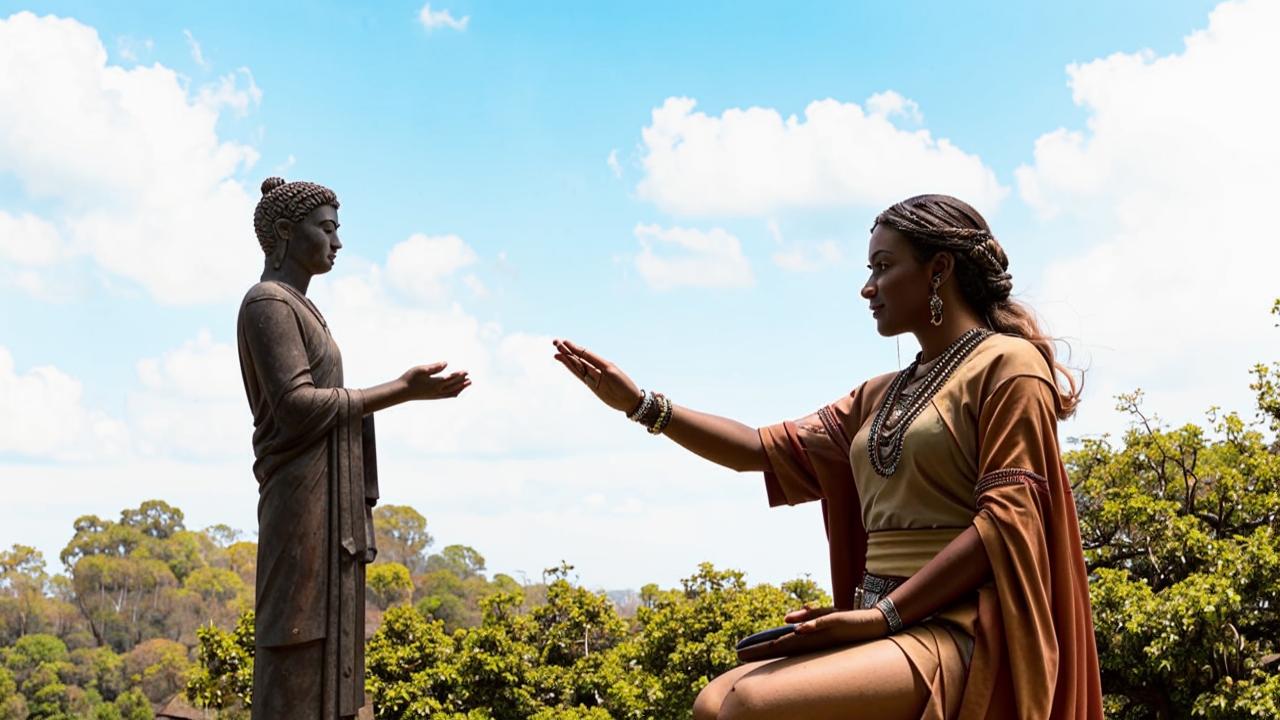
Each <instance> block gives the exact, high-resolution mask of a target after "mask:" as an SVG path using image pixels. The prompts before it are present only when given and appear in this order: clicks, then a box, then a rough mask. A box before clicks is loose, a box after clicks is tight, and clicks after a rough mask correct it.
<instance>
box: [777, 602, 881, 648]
mask: <svg viewBox="0 0 1280 720" xmlns="http://www.w3.org/2000/svg"><path fill="white" fill-rule="evenodd" d="M795 634H796V635H797V636H799V637H810V638H814V639H815V640H820V639H825V640H830V641H831V644H832V645H841V644H845V643H855V642H863V641H866V640H875V639H877V638H882V637H885V636H886V635H888V634H889V623H888V621H887V620H885V618H884V613H882V612H880V611H879V610H876V609H874V608H871V609H867V610H841V611H839V612H828V613H824V614H823V615H822V616H821V617H816V618H814V619H812V620H806V621H804V622H802V623H800V624H799V625H797V626H796V632H795Z"/></svg>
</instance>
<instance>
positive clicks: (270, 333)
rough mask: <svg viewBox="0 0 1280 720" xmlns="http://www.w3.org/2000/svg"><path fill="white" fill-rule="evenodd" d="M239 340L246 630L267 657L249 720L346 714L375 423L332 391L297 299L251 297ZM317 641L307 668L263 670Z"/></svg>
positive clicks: (368, 533) (330, 343)
mask: <svg viewBox="0 0 1280 720" xmlns="http://www.w3.org/2000/svg"><path fill="white" fill-rule="evenodd" d="M237 341H238V346H239V353H240V369H241V375H242V377H243V380H244V386H245V392H246V394H247V395H248V399H249V405H250V408H251V409H252V411H253V424H254V432H253V450H254V456H255V458H256V459H255V462H254V465H253V472H254V475H255V476H256V477H257V479H258V491H259V499H258V570H257V587H256V591H257V599H256V623H255V626H254V630H255V635H256V645H257V646H258V647H259V648H260V649H267V650H269V651H268V652H265V653H264V652H261V651H260V652H259V653H258V655H257V662H258V663H259V664H261V665H262V666H261V667H258V666H255V676H256V677H255V698H254V704H253V710H254V717H255V718H258V717H267V716H271V717H273V718H275V717H280V715H279V713H280V712H281V710H280V708H288V709H289V710H288V712H289V714H288V717H299V718H301V717H310V718H314V717H316V715H317V714H318V715H319V717H321V718H324V720H329V719H330V718H338V717H347V716H352V715H355V714H356V713H357V712H358V711H359V710H360V708H361V707H362V706H363V705H364V704H365V697H364V592H365V568H364V566H365V565H366V564H367V563H369V562H372V561H373V558H374V555H375V554H376V552H377V549H376V547H375V544H374V540H373V518H372V507H373V505H374V504H375V503H376V501H377V499H378V483H377V465H376V459H375V454H374V435H373V417H372V416H370V417H368V418H366V417H365V416H364V398H363V396H362V394H361V393H360V391H358V390H349V389H346V388H343V387H342V384H343V378H342V355H341V353H340V352H339V350H338V346H337V344H336V343H335V342H334V340H333V338H332V336H331V335H330V334H329V328H328V326H327V324H326V323H325V321H324V318H323V317H322V316H321V315H320V313H319V311H317V310H316V308H315V306H314V305H312V304H311V303H310V301H308V300H307V299H306V298H305V297H304V296H303V295H302V294H301V293H299V292H298V291H297V290H295V289H293V288H291V287H289V286H286V285H284V284H282V283H277V282H262V283H258V284H257V285H254V286H253V287H252V288H250V290H249V292H248V293H247V294H246V295H245V298H244V301H243V303H242V304H241V306H240V315H239V320H238V323H237ZM317 642H319V645H320V648H321V651H320V653H319V655H320V656H321V658H322V659H321V661H320V662H319V664H318V666H316V667H314V670H313V671H312V670H310V667H309V666H308V667H307V668H306V669H305V670H306V671H303V672H299V671H298V668H297V667H296V666H295V665H289V666H288V667H287V668H286V667H270V665H271V663H275V662H279V663H282V664H283V663H285V662H292V661H288V660H287V658H289V657H290V655H289V654H288V652H287V650H289V649H290V648H300V647H301V646H309V644H312V643H317ZM277 651H280V652H277ZM315 654H316V653H314V652H310V654H309V655H307V656H306V657H314V655H315ZM297 657H302V655H301V654H299V655H297ZM277 658H280V659H279V660H277ZM268 679H269V680H268ZM259 681H262V682H261V683H260V682H259ZM259 695H270V696H271V697H270V698H267V697H259ZM268 708H271V709H268Z"/></svg>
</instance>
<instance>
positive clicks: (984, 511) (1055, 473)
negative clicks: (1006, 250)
mask: <svg viewBox="0 0 1280 720" xmlns="http://www.w3.org/2000/svg"><path fill="white" fill-rule="evenodd" d="M1020 355H1021V357H1014V358H1005V359H1004V362H1001V361H997V362H995V363H993V365H992V369H991V371H990V372H988V373H986V374H985V376H983V377H982V378H980V379H979V381H980V382H981V383H982V384H983V386H984V387H983V388H982V391H981V397H982V402H981V406H980V409H979V417H978V480H977V483H976V485H975V486H974V497H975V504H976V507H977V514H976V516H975V517H974V525H975V526H976V528H977V530H978V533H979V535H980V536H981V538H982V543H983V546H984V548H985V550H986V553H987V556H988V558H989V559H990V561H991V567H992V571H993V575H994V581H995V582H994V587H992V586H987V587H986V588H983V590H982V591H980V595H979V617H978V628H979V630H978V634H977V637H976V638H975V642H976V644H975V651H974V658H973V664H972V666H971V669H970V676H969V681H968V686H967V687H966V692H965V697H964V705H963V708H962V713H961V717H962V718H995V717H1017V718H1022V719H1026V720H1030V719H1033V718H1054V719H1059V718H1061V719H1065V718H1101V717H1102V691H1101V687H1100V683H1099V675H1098V660H1097V651H1096V649H1095V646H1094V637H1093V623H1092V619H1091V617H1090V608H1089V588H1088V578H1087V575H1086V572H1085V566H1084V557H1083V553H1082V550H1081V547H1080V531H1079V526H1078V525H1077V521H1076V514H1075V504H1074V501H1073V499H1072V496H1071V488H1070V485H1069V484H1068V482H1067V478H1066V471H1065V468H1064V467H1063V465H1062V460H1061V458H1060V455H1059V448H1058V440H1057V407H1058V397H1059V396H1058V391H1057V388H1056V386H1055V385H1054V384H1053V380H1052V376H1051V375H1050V374H1049V371H1048V367H1047V364H1046V363H1044V361H1043V359H1042V358H1041V357H1040V356H1039V353H1038V352H1037V351H1035V349H1034V347H1032V346H1030V345H1029V344H1026V345H1025V347H1024V348H1023V352H1022V353H1020ZM1010 698H1012V699H1013V701H1014V704H1015V706H1016V707H1015V708H1009V707H1007V705H1005V703H1006V702H1007V700H1008V699H1010ZM1048 698H1052V702H1051V703H1050V702H1046V699H1048Z"/></svg>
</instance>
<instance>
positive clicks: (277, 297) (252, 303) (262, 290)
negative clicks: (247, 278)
mask: <svg viewBox="0 0 1280 720" xmlns="http://www.w3.org/2000/svg"><path fill="white" fill-rule="evenodd" d="M277 302H279V303H284V304H285V305H288V306H290V307H292V306H293V305H294V303H295V302H297V301H296V300H295V299H294V297H293V295H292V294H291V293H290V292H289V291H288V290H286V289H285V288H284V287H283V286H281V285H280V283H278V282H272V281H270V280H267V281H263V282H260V283H257V284H256V285H254V286H253V287H251V288H249V291H248V292H246V293H245V294H244V299H243V300H241V301H240V314H241V315H244V314H247V313H253V312H262V311H266V310H267V308H270V307H273V306H274V307H279V306H278V305H276V304H275V303H277Z"/></svg>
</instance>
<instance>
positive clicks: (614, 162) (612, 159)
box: [605, 148, 622, 178]
mask: <svg viewBox="0 0 1280 720" xmlns="http://www.w3.org/2000/svg"><path fill="white" fill-rule="evenodd" d="M605 163H606V164H608V165H609V170H611V171H613V176H614V177H616V178H620V177H622V165H621V164H620V163H619V162H618V149H617V148H614V149H613V150H610V151H609V157H608V158H607V159H606V160H605Z"/></svg>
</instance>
